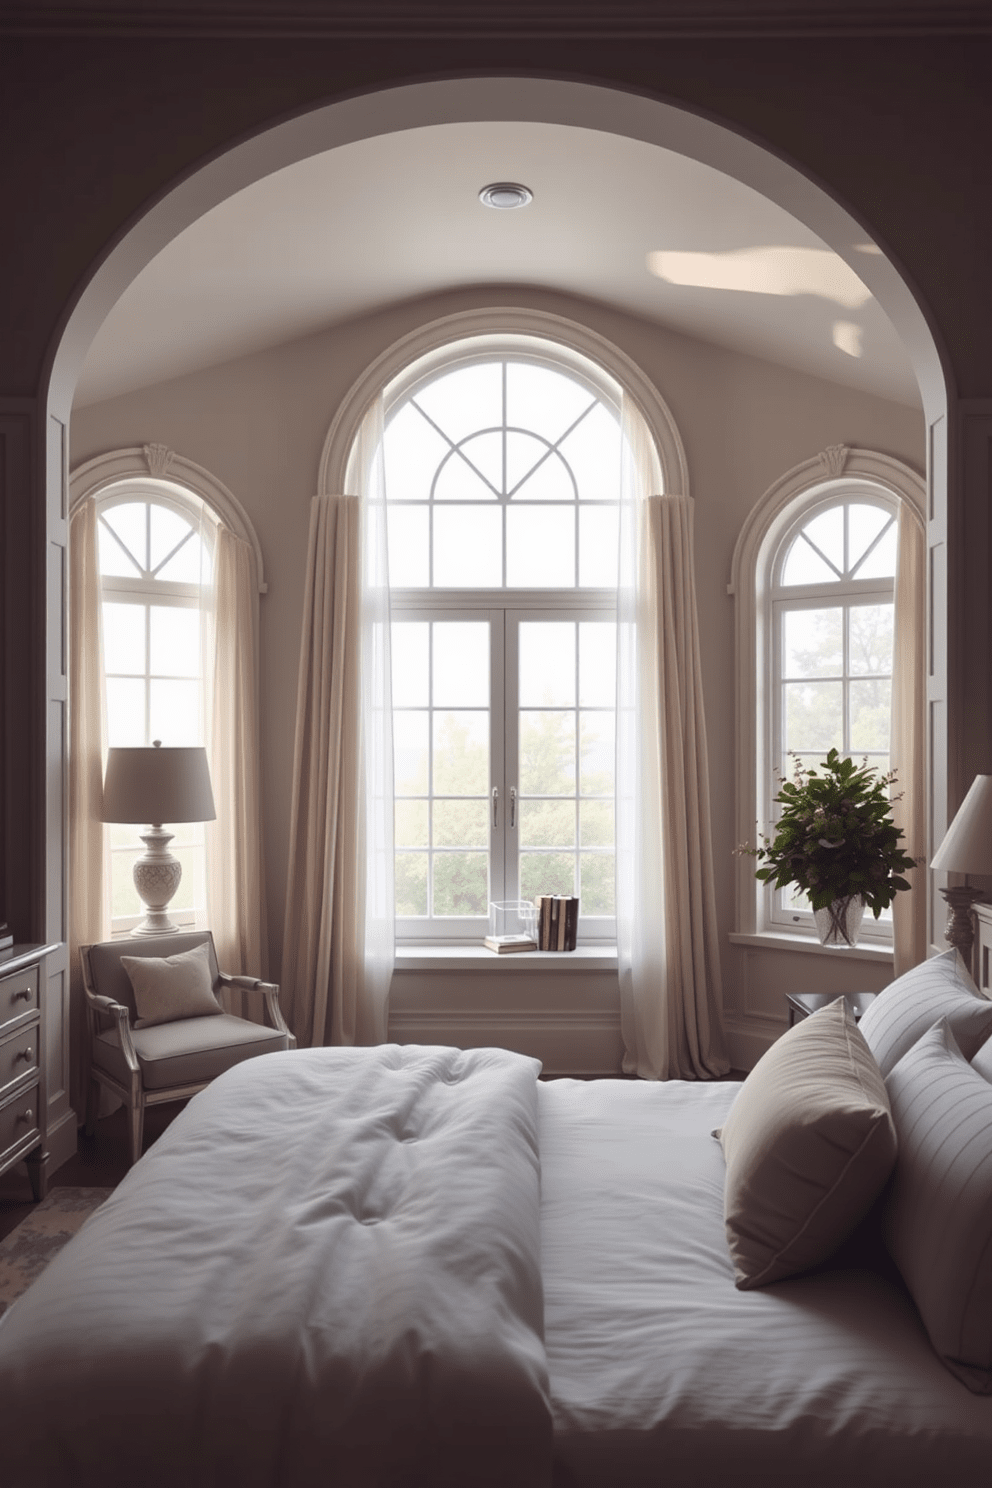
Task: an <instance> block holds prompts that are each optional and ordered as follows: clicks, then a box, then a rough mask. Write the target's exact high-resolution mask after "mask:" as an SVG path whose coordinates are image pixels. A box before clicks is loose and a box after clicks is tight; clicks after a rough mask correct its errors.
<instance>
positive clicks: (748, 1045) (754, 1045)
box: [723, 1013, 785, 1071]
mask: <svg viewBox="0 0 992 1488" xmlns="http://www.w3.org/2000/svg"><path fill="white" fill-rule="evenodd" d="M723 1031H724V1037H725V1038H726V1041H727V1054H728V1057H729V1059H730V1067H731V1069H735V1070H745V1071H746V1070H752V1069H754V1066H755V1065H756V1064H757V1062H758V1060H759V1059H760V1058H761V1056H762V1054H764V1053H766V1052H767V1050H769V1049H770V1048H771V1046H772V1044H773V1043H774V1042H775V1040H776V1039H777V1038H779V1037H781V1035H782V1034H783V1033H784V1032H785V1023H784V1021H783V1022H781V1023H779V1022H777V1021H775V1020H774V1019H772V1018H748V1017H741V1016H739V1015H738V1016H736V1017H735V1016H734V1015H733V1014H732V1013H729V1014H728V1013H724V1022H723Z"/></svg>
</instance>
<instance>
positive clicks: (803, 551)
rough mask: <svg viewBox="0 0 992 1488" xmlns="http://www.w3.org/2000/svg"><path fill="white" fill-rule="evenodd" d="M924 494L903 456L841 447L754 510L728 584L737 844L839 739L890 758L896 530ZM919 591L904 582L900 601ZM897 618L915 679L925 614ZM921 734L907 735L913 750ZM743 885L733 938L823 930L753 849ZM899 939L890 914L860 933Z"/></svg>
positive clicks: (875, 761)
mask: <svg viewBox="0 0 992 1488" xmlns="http://www.w3.org/2000/svg"><path fill="white" fill-rule="evenodd" d="M925 498H926V488H925V484H924V482H923V479H922V478H921V476H919V475H918V474H917V473H916V471H914V470H912V469H911V468H910V467H909V466H908V465H905V464H903V463H902V461H900V460H896V459H894V458H893V457H892V456H891V455H884V454H881V453H879V452H878V451H874V450H864V449H849V448H847V447H846V446H845V445H832V446H830V447H829V448H828V449H826V450H824V451H823V452H822V453H821V454H819V455H817V456H815V457H814V458H813V459H810V460H806V461H804V462H803V463H802V464H801V465H797V466H795V467H794V468H793V469H792V470H790V471H788V472H787V473H786V474H785V475H783V476H782V477H781V478H780V479H779V480H777V481H776V482H775V483H774V485H772V486H770V487H769V489H768V490H767V491H766V492H765V494H764V495H763V496H762V498H761V500H760V501H758V502H757V503H756V504H755V506H754V507H753V508H752V510H751V512H750V513H749V515H748V518H747V520H746V522H745V523H744V526H743V527H742V529H741V533H740V536H739V538H738V540H737V545H736V548H735V550H734V559H733V568H732V572H731V585H730V589H731V593H732V594H733V595H734V609H735V627H736V652H737V678H736V693H737V802H736V806H737V830H736V840H737V841H738V842H739V843H745V844H750V845H751V846H754V844H755V843H756V841H757V840H758V837H759V836H760V834H761V833H762V832H770V831H771V829H772V828H773V826H774V821H775V814H776V807H775V802H774V797H775V796H776V795H777V794H778V791H779V788H780V786H781V783H782V779H783V777H785V778H786V779H788V778H789V777H790V776H791V775H792V772H793V767H794V759H795V758H796V757H798V759H799V760H801V761H802V763H803V764H804V765H806V766H810V765H814V764H816V762H817V761H819V760H822V759H823V758H824V757H825V756H826V754H827V753H828V751H829V750H830V749H832V748H836V749H837V750H838V751H839V752H840V753H841V754H847V755H850V756H852V757H853V758H855V759H856V760H860V759H863V758H867V760H868V762H869V763H870V764H872V765H874V766H876V767H877V768H878V769H880V770H883V771H884V770H887V769H888V768H889V761H890V748H891V746H892V676H893V662H894V658H895V655H896V652H895V647H894V642H895V629H896V562H897V557H898V555H899V553H900V552H901V551H902V540H901V539H900V536H899V529H900V523H901V522H903V521H907V522H909V523H910V524H918V523H919V522H920V521H921V520H922V513H923V511H924V509H925ZM915 602H916V601H915V600H914V599H913V598H912V595H911V591H910V590H907V589H906V588H905V586H904V588H903V591H902V593H901V598H900V604H902V605H904V606H905V605H906V604H909V606H910V608H911V607H912V605H913V604H914V603H915ZM920 602H921V603H922V600H921V601H920ZM900 624H902V625H904V626H908V631H907V633H906V634H905V635H904V639H903V641H902V642H901V643H900V644H899V653H898V654H899V656H900V658H901V664H902V668H903V671H902V675H903V681H904V683H905V681H906V676H907V673H906V667H907V658H908V657H909V656H911V655H912V654H913V647H914V646H915V645H917V644H918V640H917V639H916V637H917V629H916V624H917V622H916V620H915V619H914V618H913V616H912V615H911V614H910V613H903V614H901V617H900ZM916 727H919V725H917V726H916ZM910 742H911V741H908V740H907V739H906V738H905V737H904V736H903V734H902V733H900V736H899V741H898V743H899V748H900V749H901V751H902V756H901V757H902V758H905V757H906V755H907V750H908V752H909V754H910V755H911V754H912V748H910V747H909V745H910ZM913 747H915V745H914V746H913ZM736 888H737V930H736V931H735V932H734V933H733V935H732V939H734V940H741V941H743V942H745V943H746V942H747V941H749V940H750V939H751V938H752V937H755V936H757V937H759V938H761V937H763V936H766V935H770V936H772V937H773V938H774V937H777V936H782V935H787V934H792V935H796V934H798V935H800V936H807V935H808V936H810V937H812V936H814V934H815V931H814V926H813V915H812V912H811V910H810V908H809V903H808V901H807V900H806V899H805V897H793V896H792V895H791V894H790V893H789V892H788V891H778V892H776V891H773V890H771V889H769V888H768V887H767V886H763V885H760V884H759V883H758V882H757V881H756V879H755V862H754V858H753V857H750V856H748V855H747V854H739V855H738V857H737V875H736ZM891 939H892V920H891V914H888V915H883V916H882V918H881V919H880V920H875V919H874V918H871V919H870V920H869V921H866V923H865V925H864V926H863V928H862V941H863V942H870V941H872V940H874V941H876V942H878V943H879V949H881V948H883V947H884V948H886V949H887V948H888V946H889V945H891Z"/></svg>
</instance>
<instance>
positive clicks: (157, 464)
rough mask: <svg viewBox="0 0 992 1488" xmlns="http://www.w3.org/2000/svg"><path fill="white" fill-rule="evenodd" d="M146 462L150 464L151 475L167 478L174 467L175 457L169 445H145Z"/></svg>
mask: <svg viewBox="0 0 992 1488" xmlns="http://www.w3.org/2000/svg"><path fill="white" fill-rule="evenodd" d="M141 448H142V450H143V451H144V455H145V460H146V462H147V464H148V473H149V475H155V476H166V475H168V473H169V469H170V467H171V465H172V462H173V460H174V459H175V455H174V453H173V451H172V450H171V449H169V446H168V445H167V444H143V445H142V446H141Z"/></svg>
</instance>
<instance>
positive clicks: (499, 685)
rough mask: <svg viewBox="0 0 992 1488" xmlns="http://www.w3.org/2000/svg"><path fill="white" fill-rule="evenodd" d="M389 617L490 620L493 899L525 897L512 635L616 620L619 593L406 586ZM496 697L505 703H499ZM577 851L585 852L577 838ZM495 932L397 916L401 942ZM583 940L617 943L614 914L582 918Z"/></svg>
mask: <svg viewBox="0 0 992 1488" xmlns="http://www.w3.org/2000/svg"><path fill="white" fill-rule="evenodd" d="M390 618H391V620H400V621H403V620H433V619H438V620H467V619H483V618H486V619H488V620H489V622H490V625H491V630H490V729H489V737H490V751H489V771H490V776H489V793H490V802H491V800H492V790H493V788H494V787H495V788H496V789H497V790H498V791H499V806H498V810H497V813H496V822H495V825H494V822H493V813H492V809H491V806H490V812H489V863H490V876H489V885H490V887H489V898H490V900H499V899H516V898H518V897H519V883H518V879H517V871H518V869H517V864H518V861H519V818H518V819H517V821H516V822H515V824H514V825H513V826H512V827H511V826H510V824H509V820H508V815H509V813H508V810H507V807H508V802H509V791H510V788H511V787H513V788H514V789H516V788H517V785H518V781H517V776H516V767H517V763H518V761H517V743H516V739H515V738H514V728H513V722H512V720H515V719H516V718H517V717H518V716H519V703H518V697H519V686H518V678H517V658H516V656H515V655H514V654H513V647H512V643H511V636H512V635H513V634H514V633H515V630H514V628H515V626H516V625H518V624H519V623H520V621H521V620H546V621H549V622H551V621H555V620H565V621H569V620H574V621H575V622H576V623H579V622H581V621H582V620H589V619H603V620H609V621H612V622H614V623H615V620H616V596H615V595H614V594H613V593H611V591H609V590H604V589H587V590H569V589H562V590H545V589H467V590H466V589H433V590H432V589H401V590H395V591H393V592H392V593H391V596H390ZM497 689H499V693H497ZM500 695H501V696H500ZM497 697H499V701H501V703H502V707H499V706H494V700H495V699H497ZM576 706H577V704H576ZM518 794H519V792H518ZM398 851H401V852H402V851H403V849H402V848H400V849H398ZM573 851H574V852H576V853H577V852H578V851H579V845H578V843H576V845H575V848H574V849H573ZM488 929H489V922H488V916H478V917H476V916H459V917H443V916H434V917H431V916H426V917H425V918H423V919H421V918H420V917H419V916H416V917H414V916H401V915H397V916H396V940H397V944H398V945H414V946H417V945H421V946H422V945H459V944H464V943H474V942H475V941H478V940H480V939H481V938H482V936H484V935H486V934H487V933H488ZM578 942H579V943H580V944H582V945H613V944H615V942H616V918H615V916H613V915H580V919H579V932H578Z"/></svg>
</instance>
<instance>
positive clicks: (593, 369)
mask: <svg viewBox="0 0 992 1488" xmlns="http://www.w3.org/2000/svg"><path fill="white" fill-rule="evenodd" d="M429 361H430V365H429V366H428V367H426V368H425V367H424V366H423V365H422V364H420V365H416V366H414V367H413V368H411V369H410V370H408V371H406V372H404V373H403V374H401V375H400V376H399V377H398V378H396V379H394V381H393V383H392V384H391V385H390V386H389V387H387V389H386V432H385V486H386V499H387V528H388V541H389V573H390V591H391V599H392V616H393V627H392V630H393V639H392V647H393V651H392V671H393V734H394V751H395V792H396V808H395V841H396V907H397V929H398V932H399V933H400V934H401V935H405V936H410V937H414V938H417V937H425V938H434V939H436V938H439V937H444V938H447V937H463V936H476V935H478V934H479V933H480V931H481V930H483V928H484V926H485V924H486V917H487V913H488V905H489V902H490V901H491V900H500V899H511V900H512V899H517V898H523V899H533V898H534V897H535V896H536V895H538V894H542V893H543V894H566V895H572V894H575V895H578V896H579V899H580V906H581V932H580V933H582V935H583V936H584V938H598V937H609V936H611V935H612V933H613V914H614V800H613V796H614V757H615V742H614V738H615V653H616V583H617V542H618V502H619V496H620V422H619V418H620V400H621V394H620V387H619V384H618V383H617V382H616V381H615V380H614V379H613V378H612V377H610V376H609V375H608V374H606V373H605V372H604V371H603V370H602V368H600V367H598V366H596V365H595V364H594V363H592V362H591V361H588V360H587V359H585V358H579V357H577V356H576V355H575V354H574V353H571V354H569V355H568V356H567V357H566V355H565V353H564V351H563V349H562V348H560V347H555V346H554V345H552V344H550V343H547V342H543V341H541V340H538V339H537V338H522V337H518V338H514V340H513V342H512V343H507V342H504V343H503V344H499V343H494V341H493V338H489V339H488V341H487V344H484V345H480V344H479V343H478V342H474V343H468V344H466V343H464V342H463V343H461V344H460V345H456V346H455V347H452V348H450V349H449V351H448V353H447V354H446V355H445V356H444V357H443V358H442V359H440V364H439V359H438V358H437V357H436V356H435V357H432V358H430V359H429Z"/></svg>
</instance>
